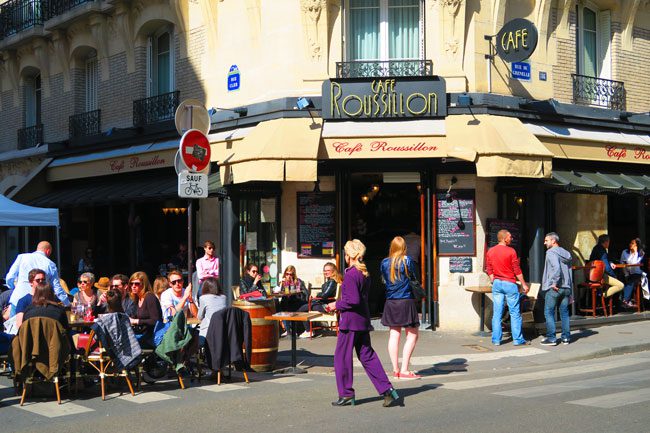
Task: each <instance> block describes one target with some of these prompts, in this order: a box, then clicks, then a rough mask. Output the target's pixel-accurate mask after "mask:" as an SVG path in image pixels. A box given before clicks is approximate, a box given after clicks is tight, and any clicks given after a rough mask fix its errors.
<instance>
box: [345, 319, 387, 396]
mask: <svg viewBox="0 0 650 433" xmlns="http://www.w3.org/2000/svg"><path fill="white" fill-rule="evenodd" d="M353 349H354V350H355V351H356V352H357V358H359V361H361V365H363V368H364V369H365V370H366V374H367V375H368V378H370V381H371V382H372V384H373V385H374V386H375V389H377V392H378V393H379V394H383V393H385V392H386V391H388V390H389V389H391V388H392V387H393V386H392V385H391V383H390V381H389V380H388V377H387V376H386V372H385V371H384V367H382V365H381V361H379V357H378V356H377V353H375V351H374V350H373V348H372V346H371V345H370V332H368V331H339V336H338V338H337V340H336V350H335V351H334V374H335V376H336V387H337V388H338V391H339V397H353V396H354V388H353V387H352V382H353V379H354V375H353V373H354V369H353V366H352V350H353Z"/></svg>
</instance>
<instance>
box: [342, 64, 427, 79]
mask: <svg viewBox="0 0 650 433" xmlns="http://www.w3.org/2000/svg"><path fill="white" fill-rule="evenodd" d="M429 75H433V62H432V61H431V60H369V61H367V60H355V61H353V62H336V78H372V77H425V76H429Z"/></svg>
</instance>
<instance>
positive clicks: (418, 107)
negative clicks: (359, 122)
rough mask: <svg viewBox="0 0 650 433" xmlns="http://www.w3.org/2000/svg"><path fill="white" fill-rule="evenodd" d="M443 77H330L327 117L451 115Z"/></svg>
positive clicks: (325, 99) (325, 102)
mask: <svg viewBox="0 0 650 433" xmlns="http://www.w3.org/2000/svg"><path fill="white" fill-rule="evenodd" d="M446 92H447V87H446V85H445V80H444V79H443V78H440V77H402V78H377V79H374V80H365V79H363V80H360V79H344V80H326V81H325V82H324V83H323V111H322V117H323V119H328V120H331V119H391V118H414V117H415V118H432V117H445V116H446V115H447V93H446Z"/></svg>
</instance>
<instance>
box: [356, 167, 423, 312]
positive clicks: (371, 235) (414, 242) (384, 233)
mask: <svg viewBox="0 0 650 433" xmlns="http://www.w3.org/2000/svg"><path fill="white" fill-rule="evenodd" d="M420 189H421V186H420V173H418V172H407V173H354V174H351V175H350V189H349V197H348V203H349V210H350V212H349V214H348V218H349V220H348V233H347V235H348V236H347V237H348V239H354V238H356V239H360V240H361V241H362V242H363V243H364V244H365V245H366V247H367V251H366V257H365V261H366V265H367V266H368V271H369V272H370V276H371V281H372V286H371V291H370V296H369V303H370V313H371V314H372V315H373V316H378V315H379V314H380V313H381V312H382V311H383V306H384V301H385V289H384V284H383V283H382V280H381V274H380V272H379V266H380V264H381V261H382V260H383V259H384V258H385V257H386V256H387V255H388V249H389V247H390V242H391V240H392V239H393V237H395V236H402V237H404V238H405V239H406V241H407V249H408V255H409V256H411V257H412V258H413V259H414V260H416V261H420V255H421V251H420V239H421V238H420V236H421V234H422V233H421V230H420V224H421V213H420V212H421V208H420ZM418 272H419V266H418Z"/></svg>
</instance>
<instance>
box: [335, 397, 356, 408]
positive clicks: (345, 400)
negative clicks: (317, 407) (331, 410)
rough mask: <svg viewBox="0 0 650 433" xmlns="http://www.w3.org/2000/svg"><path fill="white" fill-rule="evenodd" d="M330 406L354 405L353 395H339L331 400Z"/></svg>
mask: <svg viewBox="0 0 650 433" xmlns="http://www.w3.org/2000/svg"><path fill="white" fill-rule="evenodd" d="M332 406H354V397H339V399H338V400H336V401H333V402H332Z"/></svg>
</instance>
